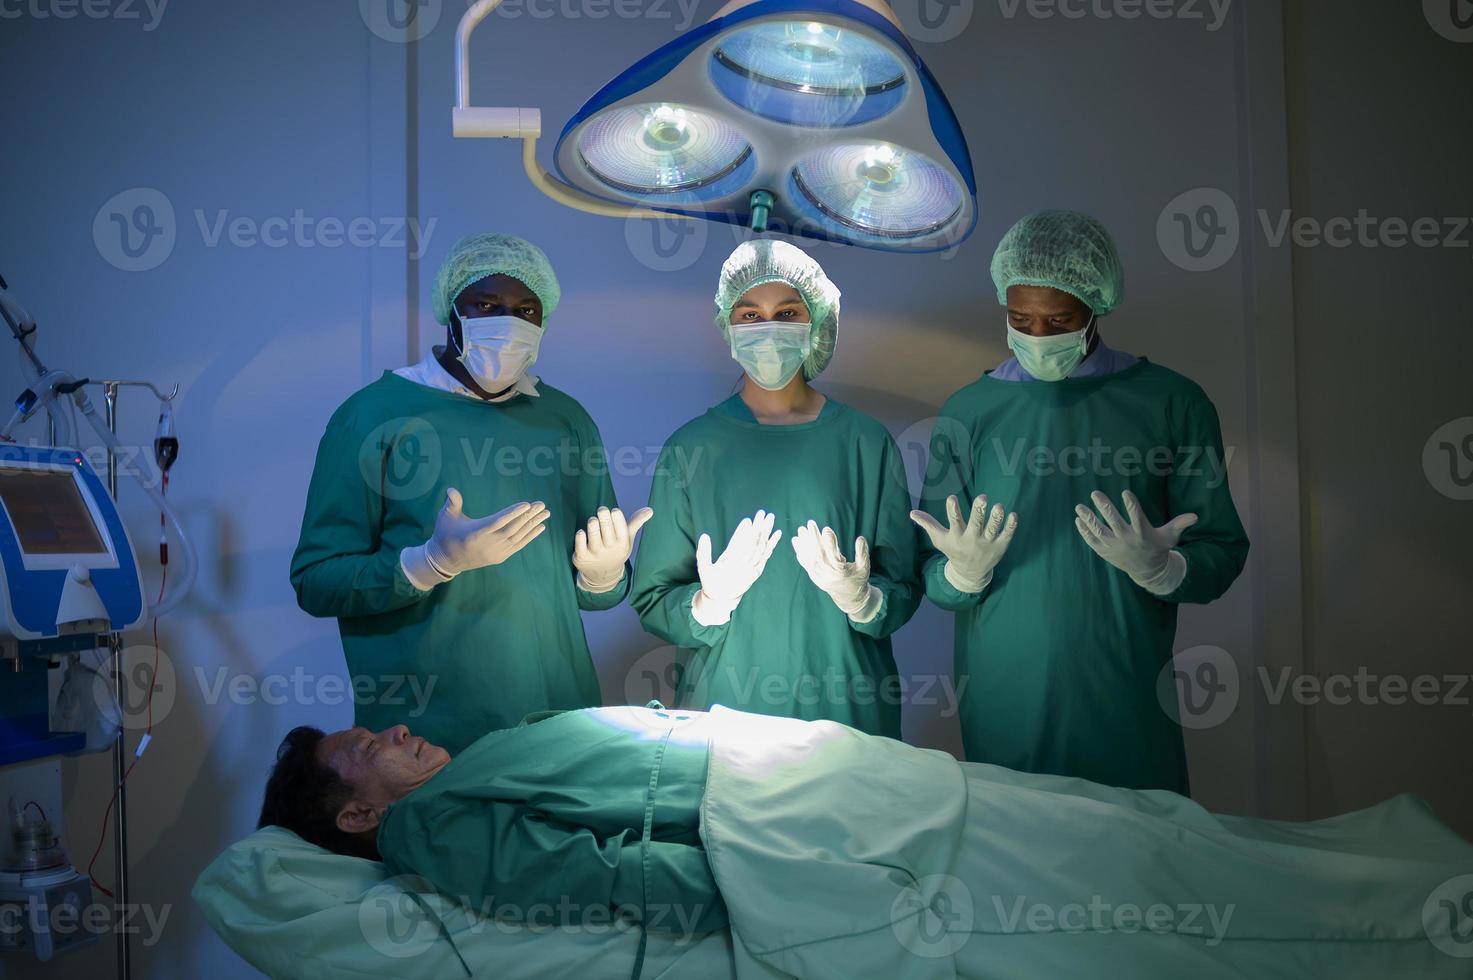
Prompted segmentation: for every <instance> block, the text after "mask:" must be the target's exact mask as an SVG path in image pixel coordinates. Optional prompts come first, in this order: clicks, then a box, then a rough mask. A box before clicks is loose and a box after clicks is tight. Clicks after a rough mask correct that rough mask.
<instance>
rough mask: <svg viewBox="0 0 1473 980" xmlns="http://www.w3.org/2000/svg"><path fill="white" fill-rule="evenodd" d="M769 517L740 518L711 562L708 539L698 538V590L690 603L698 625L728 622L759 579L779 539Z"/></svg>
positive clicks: (756, 515) (704, 536)
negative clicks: (699, 582) (699, 580)
mask: <svg viewBox="0 0 1473 980" xmlns="http://www.w3.org/2000/svg"><path fill="white" fill-rule="evenodd" d="M772 522H773V515H771V514H769V513H767V511H765V510H759V511H758V512H757V513H756V514H754V515H753V516H751V517H744V518H742V522H741V523H740V524H738V525H737V528H736V530H735V531H733V532H732V535H731V540H730V541H729V542H727V545H726V550H725V551H723V552H722V553H721V557H720V558H718V559H716V560H715V561H714V562H713V561H712V560H711V536H710V535H709V534H703V535H701V539H700V540H699V541H697V542H696V573H697V574H698V575H700V577H701V590H700V591H699V592H697V593H696V595H695V598H694V599H693V600H691V608H690V611H691V615H692V616H694V617H695V620H696V622H698V623H700V624H701V625H702V626H720V625H722V624H723V623H725V622H726V621H727V620H729V619H731V614H732V612H733V610H735V609H736V607H737V603H738V602H741V600H742V596H744V595H746V593H747V590H748V589H750V588H751V587H752V584H753V583H754V582H756V581H757V579H758V577H759V576H761V574H762V570H763V569H764V568H766V567H767V559H768V558H770V557H772V549H773V548H776V547H777V543H778V541H780V540H782V536H783V532H781V531H774V530H773V529H772Z"/></svg>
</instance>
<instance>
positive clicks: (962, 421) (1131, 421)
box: [921, 359, 1248, 794]
mask: <svg viewBox="0 0 1473 980" xmlns="http://www.w3.org/2000/svg"><path fill="white" fill-rule="evenodd" d="M1094 490H1101V491H1103V492H1105V493H1106V494H1108V495H1109V496H1110V499H1111V500H1112V501H1114V502H1115V506H1116V508H1117V509H1119V508H1122V506H1123V505H1122V504H1121V502H1120V497H1121V493H1122V492H1123V491H1125V490H1131V491H1133V492H1134V493H1135V495H1136V496H1137V497H1138V498H1140V502H1141V506H1142V508H1143V509H1144V511H1145V514H1146V517H1147V518H1149V520H1150V521H1151V523H1152V524H1153V525H1157V526H1159V525H1161V524H1163V523H1165V522H1166V521H1167V520H1169V519H1170V518H1172V517H1175V516H1177V515H1179V514H1184V513H1188V512H1190V513H1194V514H1196V515H1197V516H1198V518H1199V521H1198V523H1197V524H1195V525H1193V526H1192V527H1191V528H1189V529H1188V530H1187V531H1186V533H1185V534H1184V535H1182V538H1181V541H1180V543H1179V544H1178V545H1177V550H1179V551H1180V552H1181V553H1182V555H1183V556H1184V557H1185V558H1186V560H1187V573H1186V578H1185V579H1184V580H1183V581H1182V583H1181V586H1180V587H1179V588H1178V589H1177V590H1176V591H1175V592H1172V593H1170V594H1169V595H1165V596H1161V597H1157V596H1154V595H1152V594H1150V593H1149V592H1147V591H1146V590H1145V589H1142V588H1141V587H1140V586H1138V585H1136V584H1135V583H1134V582H1133V581H1131V579H1130V577H1129V576H1127V575H1126V574H1125V573H1124V572H1122V571H1119V570H1118V569H1116V568H1115V567H1113V566H1112V565H1110V564H1108V563H1107V562H1105V561H1104V560H1103V559H1102V558H1100V557H1099V556H1098V555H1096V554H1095V553H1094V552H1093V551H1091V550H1090V549H1089V546H1088V545H1086V544H1085V543H1084V540H1083V539H1082V538H1081V537H1080V536H1079V532H1078V531H1077V530H1076V529H1075V526H1074V519H1075V518H1074V507H1075V506H1076V505H1077V504H1085V505H1086V506H1091V507H1093V505H1092V504H1091V503H1090V499H1089V496H1090V493H1091V492H1092V491H1094ZM983 493H985V494H987V497H988V500H989V502H990V503H1001V504H1004V505H1006V506H1007V507H1008V508H1009V509H1010V510H1013V511H1016V512H1017V514H1018V530H1017V535H1016V537H1015V538H1014V539H1013V543H1012V545H1011V547H1010V548H1009V549H1008V552H1007V554H1006V555H1005V556H1004V557H1003V559H1002V562H1001V563H1000V564H999V565H998V567H997V569H996V571H995V572H994V573H993V578H992V582H991V584H989V585H988V586H987V588H985V589H984V590H983V591H982V592H981V593H978V594H975V595H968V594H966V593H962V592H959V591H958V590H956V589H955V588H953V587H952V586H951V584H950V583H949V582H947V580H946V577H945V575H944V568H945V562H946V559H945V558H944V557H943V556H941V555H939V554H936V553H935V552H934V551H932V550H931V549H930V547H929V542H927V543H926V548H927V553H928V555H929V557H927V558H926V560H925V580H926V594H927V595H928V596H930V598H931V599H932V601H934V602H935V603H936V604H937V605H939V606H941V607H942V608H945V609H951V610H955V611H956V613H957V616H956V673H957V685H958V689H959V692H960V707H961V729H962V738H963V743H964V745H965V747H966V752H967V758H968V759H969V760H971V761H973V762H987V763H992V764H995V765H1000V766H1006V767H1007V768H1009V769H1016V770H1019V771H1023V772H1037V773H1053V774H1058V775H1067V776H1078V777H1081V778H1084V779H1089V780H1093V781H1094V782H1097V783H1104V784H1106V785H1110V786H1124V787H1131V788H1137V789H1169V790H1174V791H1176V792H1179V793H1182V794H1186V793H1187V792H1188V783H1187V765H1186V752H1185V747H1184V745H1183V741H1182V732H1181V728H1180V726H1179V725H1178V724H1177V723H1176V722H1175V721H1174V720H1173V718H1172V716H1171V715H1169V714H1168V713H1167V710H1166V709H1165V708H1163V706H1162V698H1160V697H1158V688H1157V681H1158V676H1159V675H1160V674H1161V671H1162V668H1163V667H1164V666H1165V665H1166V663H1167V661H1168V660H1169V659H1170V658H1171V655H1172V652H1173V651H1172V644H1173V641H1174V639H1175V636H1176V614H1177V605H1178V604H1179V603H1183V602H1211V601H1212V600H1214V599H1216V598H1217V597H1218V596H1220V595H1222V594H1223V593H1224V592H1226V591H1227V589H1228V586H1230V585H1232V583H1233V580H1234V579H1236V578H1237V577H1238V573H1239V572H1241V571H1242V569H1243V562H1244V560H1245V559H1246V558H1247V555H1248V539H1247V536H1246V535H1245V534H1244V533H1243V525H1242V523H1241V522H1240V521H1239V520H1238V512H1237V510H1236V509H1235V508H1234V506H1233V500H1232V494H1231V493H1230V491H1229V489H1228V484H1227V467H1226V463H1225V458H1224V454H1223V446H1222V433H1221V429H1220V426H1219V423H1218V419H1217V412H1216V410H1215V409H1214V408H1213V406H1212V402H1211V401H1209V400H1208V398H1207V396H1206V394H1205V393H1203V391H1202V389H1201V388H1199V387H1198V386H1197V385H1196V384H1194V383H1193V382H1192V381H1190V380H1188V379H1187V378H1184V377H1182V376H1181V375H1179V374H1176V373H1175V372H1173V371H1170V370H1168V369H1166V368H1164V367H1160V366H1158V365H1156V364H1152V363H1150V362H1149V361H1146V360H1144V359H1143V360H1141V361H1139V362H1137V363H1136V364H1134V365H1132V366H1131V367H1129V368H1126V369H1125V370H1123V371H1121V372H1119V373H1116V374H1111V375H1107V376H1104V377H1092V378H1081V379H1065V380H1063V381H1056V382H1047V381H1000V380H996V379H994V378H990V377H988V376H986V375H984V376H983V377H982V378H980V379H979V380H977V381H975V382H973V383H972V384H970V385H968V386H967V387H965V388H963V389H961V390H960V391H958V392H957V393H956V394H954V395H953V396H952V397H951V398H950V399H948V400H947V402H946V404H945V405H944V406H943V407H942V409H941V414H940V416H939V417H938V419H937V422H936V426H935V429H934V431H933V433H932V437H931V456H930V461H929V464H928V467H927V473H926V483H925V489H924V490H923V492H922V497H921V506H922V508H923V509H924V510H926V511H927V512H928V513H930V514H931V515H933V516H935V517H937V518H938V519H939V520H941V521H942V523H943V524H944V523H945V521H946V517H945V502H946V497H947V495H949V494H956V495H957V496H958V497H959V498H960V499H961V500H963V501H970V500H971V499H972V498H973V497H975V496H976V495H978V494H983ZM964 506H965V505H964ZM963 684H965V687H964V688H963V687H962V685H963ZM1167 691H1168V692H1171V691H1174V686H1173V685H1170V684H1168V685H1167ZM1167 702H1168V703H1174V702H1172V701H1171V700H1170V698H1168V699H1167Z"/></svg>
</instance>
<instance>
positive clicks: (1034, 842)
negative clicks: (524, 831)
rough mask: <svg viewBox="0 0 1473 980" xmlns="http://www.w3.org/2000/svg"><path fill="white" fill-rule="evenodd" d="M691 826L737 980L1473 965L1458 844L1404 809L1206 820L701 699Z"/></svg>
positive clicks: (1147, 796)
mask: <svg viewBox="0 0 1473 980" xmlns="http://www.w3.org/2000/svg"><path fill="white" fill-rule="evenodd" d="M701 817H702V827H701V835H702V838H703V840H704V841H705V846H706V852H707V856H708V858H709V860H710V862H711V866H712V870H713V872H714V873H715V877H716V881H717V884H718V886H719V888H720V889H721V893H722V895H723V897H724V898H725V901H726V906H727V909H728V911H729V915H730V921H731V929H732V933H733V937H734V940H735V942H734V943H733V946H734V947H735V952H736V957H737V963H736V968H737V975H738V977H739V978H741V980H751V978H763V980H773V978H783V977H804V978H810V980H827V978H833V980H852V978H855V977H875V978H886V980H932V978H935V980H941V978H948V980H949V978H956V977H964V978H967V980H984V978H986V980H991V978H1006V980H1033V978H1037V980H1057V978H1060V977H1071V976H1088V977H1092V978H1106V980H1109V978H1120V980H1126V978H1130V980H1140V978H1155V977H1160V978H1169V980H1177V978H1186V977H1189V978H1191V980H1218V978H1221V980H1228V978H1233V980H1239V978H1243V977H1254V978H1276V977H1286V978H1287V977H1334V978H1336V980H1352V978H1366V980H1388V978H1402V977H1406V978H1411V977H1417V978H1431V980H1437V978H1444V977H1445V978H1448V980H1453V978H1458V980H1467V978H1468V977H1469V976H1473V960H1470V959H1466V958H1459V957H1458V956H1457V955H1455V954H1458V953H1462V954H1463V955H1465V956H1466V955H1467V954H1468V953H1469V952H1470V950H1469V948H1468V947H1469V946H1470V945H1473V943H1470V942H1469V936H1468V935H1466V933H1467V932H1468V929H1469V924H1468V917H1467V915H1466V914H1465V909H1466V907H1467V902H1468V900H1469V898H1468V895H1467V894H1466V893H1468V892H1469V891H1473V878H1462V876H1467V875H1473V846H1470V845H1469V844H1467V843H1466V842H1464V841H1463V840H1461V839H1460V838H1458V837H1457V836H1456V835H1454V834H1453V833H1451V832H1450V831H1448V830H1447V829H1446V828H1445V827H1443V826H1442V825H1441V824H1440V823H1438V822H1437V821H1436V819H1434V818H1433V817H1432V816H1431V815H1430V814H1429V813H1428V812H1427V810H1426V809H1425V808H1424V807H1423V806H1422V805H1421V804H1420V803H1418V802H1416V801H1415V800H1413V799H1411V798H1409V797H1398V798H1396V799H1393V800H1391V801H1388V802H1387V803H1384V804H1382V805H1380V806H1378V807H1374V808H1372V809H1370V810H1366V811H1362V812H1360V813H1355V814H1349V815H1346V816H1342V817H1338V818H1335V819H1331V820H1324V821H1319V822H1315V823H1300V824H1290V823H1276V822H1270V821H1258V820H1249V819H1244V818H1233V817H1219V816H1214V815H1212V814H1210V813H1208V812H1207V811H1205V810H1203V809H1202V808H1201V807H1200V806H1198V805H1196V804H1194V803H1192V802H1191V801H1190V800H1188V799H1186V798H1184V797H1180V796H1177V795H1175V794H1172V793H1166V792H1161V791H1137V790H1122V789H1111V788H1108V787H1103V786H1099V785H1097V784H1094V783H1089V782H1085V781H1083V780H1077V779H1070V778H1065V777H1057V776H1037V775H1026V774H1020V773H1015V772H1012V771H1010V770H1006V769H1000V768H996V767H993V766H987V765H981V764H967V763H958V762H956V761H955V760H953V759H952V758H951V757H950V756H947V755H945V754H943V753H939V752H933V751H927V750H923V749H917V748H912V747H909V746H906V745H902V744H901V743H899V742H894V741H891V740H889V739H883V738H876V737H872V736H868V735H864V734H862V733H860V732H857V731H855V730H853V729H850V728H845V727H844V726H841V725H837V724H834V723H832V722H802V721H793V720H789V719H777V718H765V717H764V718H759V717H758V716H753V715H746V714H742V713H740V712H734V711H730V710H728V709H725V708H721V707H719V706H718V707H717V708H715V709H714V710H713V712H712V736H711V759H710V765H709V770H708V776H707V788H706V796H705V799H704V802H703V804H702V813H701ZM1460 879H1461V881H1460ZM1460 884H1461V886H1462V887H1461V888H1460V887H1459V885H1460Z"/></svg>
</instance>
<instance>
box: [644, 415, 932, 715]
mask: <svg viewBox="0 0 1473 980" xmlns="http://www.w3.org/2000/svg"><path fill="white" fill-rule="evenodd" d="M650 506H651V507H653V508H654V510H655V516H654V518H653V519H652V520H651V521H650V522H649V524H647V525H646V526H645V529H644V532H643V537H642V538H641V540H640V544H639V553H638V556H637V560H636V562H635V572H634V586H633V589H632V591H631V592H630V600H629V601H630V604H631V605H633V606H634V608H635V609H636V610H637V611H638V612H639V616H640V620H641V621H642V622H643V623H644V627H645V629H647V630H649V631H650V632H652V633H654V634H655V635H657V636H659V637H661V638H663V639H665V640H667V641H669V642H670V643H672V644H675V645H676V646H678V647H680V648H682V651H683V655H682V660H681V665H682V668H683V669H682V670H681V672H680V684H679V689H678V692H677V702H678V703H679V704H680V705H682V706H684V707H690V708H706V707H709V706H710V705H712V704H717V703H719V704H724V705H726V706H728V707H732V708H739V709H741V710H744V711H752V712H757V713H761V714H769V715H782V716H786V717H791V718H802V719H808V720H815V719H829V720H832V721H841V722H844V723H845V724H848V725H852V726H853V727H855V728H858V729H860V730H862V731H866V732H869V733H871V734H875V735H887V736H890V737H892V738H899V737H900V705H901V703H902V701H903V699H904V696H905V691H904V689H903V685H902V682H901V679H900V678H899V676H898V674H897V671H896V668H895V658H894V655H893V654H892V653H891V652H890V634H892V633H894V632H895V631H896V630H897V629H899V628H900V627H901V626H903V625H904V624H905V622H906V621H907V620H908V619H910V617H911V615H912V614H913V613H914V612H915V610H916V606H917V605H918V604H919V602H920V597H921V586H920V582H919V567H918V550H917V546H916V538H915V535H914V533H913V531H914V527H913V525H912V524H911V522H910V517H909V513H910V508H911V499H910V491H909V490H908V489H907V488H906V485H905V471H904V466H903V465H902V461H901V458H900V451H899V450H898V449H897V448H896V446H895V442H894V440H893V439H891V438H890V434H889V433H888V432H887V431H886V430H885V428H884V426H882V425H880V423H879V422H877V421H875V420H874V419H872V418H870V417H869V416H867V415H865V414H863V413H862V412H858V411H856V410H854V409H852V408H850V407H848V406H847V405H843V404H841V403H839V402H836V401H834V400H833V399H829V400H828V401H827V402H826V403H825V404H824V407H823V410H822V411H821V412H820V413H819V416H818V418H816V419H814V420H813V421H811V422H803V423H799V424H796V425H763V424H760V423H759V422H757V420H756V419H755V418H754V417H753V416H752V412H751V410H750V409H748V408H747V406H746V403H745V402H743V401H742V400H741V397H740V396H739V395H733V396H732V397H731V398H729V399H727V400H726V401H724V402H722V403H721V404H719V405H717V406H715V407H714V408H712V409H710V410H709V411H708V412H706V414H704V415H702V416H700V417H699V418H696V419H694V420H692V421H690V422H688V423H686V424H685V425H684V426H682V427H681V428H680V429H678V430H677V431H676V432H675V434H674V435H672V436H671V437H670V439H669V441H668V442H666V444H665V447H664V449H663V451H662V452H661V454H660V461H659V465H658V467H657V471H656V474H655V478H654V483H653V487H652V488H651V491H650ZM758 509H763V510H766V511H769V512H771V513H772V514H774V515H775V516H776V521H775V523H774V525H773V527H774V529H780V530H782V532H783V539H782V540H781V541H779V542H778V545H777V548H776V550H775V551H774V552H773V554H772V557H771V558H770V559H769V560H768V562H767V567H766V568H765V569H764V570H763V572H762V576H761V577H760V578H758V579H757V581H756V583H755V584H754V585H753V586H752V588H751V589H750V590H749V591H748V592H747V593H746V595H744V596H743V597H742V600H741V603H740V605H738V606H737V608H736V610H735V611H734V612H733V613H732V616H731V619H730V621H728V622H727V623H725V624H723V625H720V626H703V625H701V624H700V623H697V622H696V621H695V619H694V618H692V616H691V600H692V599H693V598H694V597H695V594H696V593H697V592H698V591H700V588H701V584H700V578H699V577H698V576H697V574H696V542H697V541H698V540H699V539H700V536H701V535H702V534H709V535H710V536H711V551H712V557H713V558H714V557H719V556H720V554H721V552H722V550H723V549H724V548H725V547H726V543H727V541H728V540H729V539H730V537H731V534H732V532H733V531H734V530H736V526H737V524H738V523H740V522H741V520H742V518H744V517H750V516H751V515H753V514H754V513H756V512H757V510H758ZM809 520H813V521H816V522H817V523H818V526H819V527H824V526H830V527H832V528H833V529H834V532H835V533H836V534H837V535H838V538H839V543H840V548H841V550H842V551H843V553H844V554H845V556H846V557H848V558H850V559H851V560H852V559H853V557H854V556H853V548H854V539H855V537H856V536H857V535H863V536H864V538H865V540H866V541H868V542H869V546H870V566H871V568H870V584H872V585H874V586H875V587H877V588H878V589H879V590H880V593H881V595H882V596H883V602H882V605H881V607H880V611H879V613H878V614H877V615H876V616H875V617H874V618H873V619H871V620H869V621H868V622H865V623H854V622H851V621H850V619H849V617H848V616H846V615H845V614H844V613H843V612H840V611H839V608H838V607H837V606H835V605H834V602H833V600H832V599H830V598H829V596H828V594H827V593H825V592H824V591H822V590H821V589H819V588H818V586H816V585H814V584H813V582H812V581H810V580H809V578H808V574H807V573H806V572H804V571H803V569H802V567H801V566H800V565H799V564H798V560H797V557H796V556H795V555H794V553H793V548H792V545H791V544H790V543H789V542H790V541H791V540H792V537H793V533H794V531H796V530H797V528H798V527H799V526H800V525H802V524H804V523H806V522H807V521H809Z"/></svg>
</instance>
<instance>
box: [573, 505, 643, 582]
mask: <svg viewBox="0 0 1473 980" xmlns="http://www.w3.org/2000/svg"><path fill="white" fill-rule="evenodd" d="M654 516H655V512H654V511H652V510H650V509H649V508H648V507H645V508H642V509H640V510H637V511H635V512H634V516H633V517H631V518H629V520H628V522H626V521H625V520H624V512H623V511H621V510H620V509H619V508H617V507H615V508H613V509H612V510H610V509H609V508H607V507H600V508H599V509H598V513H597V514H596V515H594V516H593V517H590V518H589V519H588V529H587V530H586V531H579V532H578V533H577V534H575V535H573V567H574V568H576V569H577V570H578V588H580V589H582V590H583V591H584V592H608V591H609V590H610V589H612V588H613V587H614V586H616V585H618V584H619V580H620V579H622V578H623V577H624V563H625V562H626V561H628V560H629V553H630V552H631V551H633V550H634V536H635V535H636V534H638V533H639V529H640V528H642V527H644V523H645V521H647V520H649V519H650V518H651V517H654Z"/></svg>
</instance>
